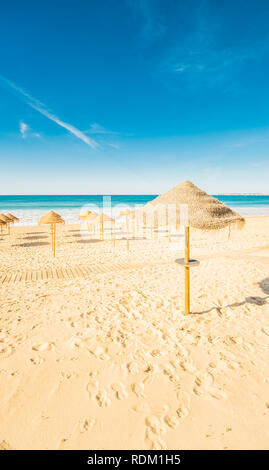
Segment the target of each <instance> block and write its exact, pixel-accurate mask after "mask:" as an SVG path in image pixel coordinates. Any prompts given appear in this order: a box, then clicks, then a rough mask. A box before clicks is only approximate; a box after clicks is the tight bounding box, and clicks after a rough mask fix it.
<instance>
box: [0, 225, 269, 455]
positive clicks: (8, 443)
mask: <svg viewBox="0 0 269 470" xmlns="http://www.w3.org/2000/svg"><path fill="white" fill-rule="evenodd" d="M73 230H78V226H65V227H60V228H59V230H58V235H59V236H58V241H57V256H56V258H55V259H53V257H52V254H51V249H50V245H49V244H47V243H49V242H50V239H49V238H47V237H48V229H47V228H43V227H19V228H12V234H11V236H10V238H8V237H5V240H4V241H0V291H1V297H0V299H1V300H0V301H1V309H0V423H1V424H0V448H1V446H2V448H5V447H6V448H12V449H91V448H94V449H113V448H117V449H162V448H168V449H238V448H240V449H266V448H267V449H268V447H269V444H268V443H269V383H268V380H269V308H268V303H269V217H257V218H249V219H248V220H247V224H246V226H245V228H244V229H243V230H242V231H239V232H235V231H232V233H231V238H230V239H229V240H228V239H227V233H228V231H227V229H226V230H223V231H220V232H219V233H212V232H210V233H204V232H198V231H195V232H194V231H192V252H191V254H192V256H193V257H197V258H198V259H200V260H201V265H200V267H199V268H193V270H192V271H191V299H192V304H191V309H192V311H193V312H195V314H192V315H190V316H188V317H185V316H184V315H183V305H184V297H183V279H184V277H183V271H182V269H181V268H180V267H179V266H177V265H176V264H175V263H174V259H175V258H176V257H178V256H181V253H175V252H174V251H173V250H172V249H171V245H169V243H168V242H167V240H165V239H163V240H160V241H140V240H139V241H132V242H131V250H130V251H129V252H127V251H126V249H125V242H124V241H121V242H118V243H117V245H116V248H113V244H112V243H111V242H110V241H105V242H96V243H89V242H87V240H84V239H83V238H80V236H79V235H80V232H79V231H73ZM35 232H36V233H35ZM27 237H28V238H27ZM32 237H34V238H32ZM22 245H26V246H22ZM59 268H60V269H61V268H63V270H60V271H59ZM81 269H82V270H81ZM87 269H88V271H87ZM58 277H60V278H59V279H58ZM24 278H26V279H28V280H26V281H25V280H20V279H24ZM42 278H43V279H42ZM1 280H2V281H3V283H2V282H1ZM8 281H9V282H8ZM1 443H2V444H1Z"/></svg>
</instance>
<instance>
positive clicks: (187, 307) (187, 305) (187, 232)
mask: <svg viewBox="0 0 269 470" xmlns="http://www.w3.org/2000/svg"><path fill="white" fill-rule="evenodd" d="M189 261H190V228H189V227H185V264H187V263H189ZM189 313H190V268H189V267H188V266H185V315H188V314H189Z"/></svg>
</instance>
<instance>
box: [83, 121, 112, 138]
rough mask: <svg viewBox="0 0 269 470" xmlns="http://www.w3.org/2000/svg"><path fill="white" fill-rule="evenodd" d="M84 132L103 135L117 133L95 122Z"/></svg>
mask: <svg viewBox="0 0 269 470" xmlns="http://www.w3.org/2000/svg"><path fill="white" fill-rule="evenodd" d="M86 132H87V133H88V134H103V135H111V134H117V132H114V131H111V130H109V129H106V128H105V127H103V126H100V124H97V123H94V124H91V127H90V129H89V130H88V131H86Z"/></svg>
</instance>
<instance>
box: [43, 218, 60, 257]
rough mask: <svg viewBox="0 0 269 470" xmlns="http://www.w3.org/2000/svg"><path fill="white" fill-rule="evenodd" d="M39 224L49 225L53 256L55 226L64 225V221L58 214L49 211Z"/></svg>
mask: <svg viewBox="0 0 269 470" xmlns="http://www.w3.org/2000/svg"><path fill="white" fill-rule="evenodd" d="M38 224H39V225H41V224H50V225H51V229H52V230H51V242H52V251H53V256H55V246H56V224H64V220H63V219H62V218H61V216H60V215H59V214H57V213H56V212H54V211H49V212H48V213H47V214H45V215H43V216H42V217H41V219H40V221H39V222H38Z"/></svg>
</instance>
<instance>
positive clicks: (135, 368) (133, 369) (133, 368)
mask: <svg viewBox="0 0 269 470" xmlns="http://www.w3.org/2000/svg"><path fill="white" fill-rule="evenodd" d="M127 369H128V372H130V374H132V375H135V374H138V373H139V371H140V367H139V364H138V362H135V361H132V362H129V363H128V364H127Z"/></svg>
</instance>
